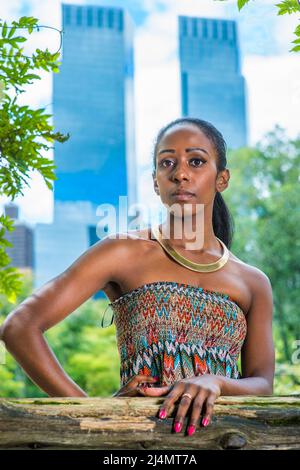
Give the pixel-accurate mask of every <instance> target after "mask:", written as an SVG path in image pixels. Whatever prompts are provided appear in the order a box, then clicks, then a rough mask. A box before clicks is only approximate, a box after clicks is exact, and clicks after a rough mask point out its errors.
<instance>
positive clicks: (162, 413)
mask: <svg viewBox="0 0 300 470" xmlns="http://www.w3.org/2000/svg"><path fill="white" fill-rule="evenodd" d="M158 416H159V418H160V419H164V418H165V417H166V416H167V412H166V410H164V409H162V410H160V412H159V415H158Z"/></svg>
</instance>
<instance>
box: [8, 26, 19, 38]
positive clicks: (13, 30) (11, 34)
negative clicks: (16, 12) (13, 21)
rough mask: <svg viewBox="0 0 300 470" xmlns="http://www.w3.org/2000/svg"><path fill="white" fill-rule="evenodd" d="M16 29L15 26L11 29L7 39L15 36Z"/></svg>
mask: <svg viewBox="0 0 300 470" xmlns="http://www.w3.org/2000/svg"><path fill="white" fill-rule="evenodd" d="M16 29H17V28H16V26H13V27H12V28H10V31H9V33H8V36H7V37H8V38H11V37H12V36H13V35H14V34H15V32H16Z"/></svg>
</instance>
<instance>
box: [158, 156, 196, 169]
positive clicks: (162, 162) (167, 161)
mask: <svg viewBox="0 0 300 470" xmlns="http://www.w3.org/2000/svg"><path fill="white" fill-rule="evenodd" d="M192 161H196V162H197V163H196V165H193V166H195V167H196V168H197V167H200V166H202V165H200V163H205V160H203V159H201V158H198V157H193V158H191V159H190V162H192ZM170 162H171V163H172V160H168V159H166V158H165V159H164V160H162V161H161V162H160V163H159V166H161V167H163V168H167V167H169V166H170V165H168V163H170ZM165 163H166V164H167V165H165Z"/></svg>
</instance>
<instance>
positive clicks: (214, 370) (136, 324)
mask: <svg viewBox="0 0 300 470" xmlns="http://www.w3.org/2000/svg"><path fill="white" fill-rule="evenodd" d="M109 306H110V307H111V309H112V310H113V313H114V323H115V325H116V335H117V344H118V350H119V354H120V363H121V369H120V379H121V386H123V385H124V384H126V383H127V382H128V380H129V379H130V378H131V377H133V376H134V375H137V374H145V375H152V376H155V375H156V376H159V377H160V384H161V385H169V384H172V383H174V382H176V381H177V380H180V379H183V378H187V377H191V376H194V375H202V374H205V373H211V374H217V375H225V376H227V377H231V378H240V377H241V374H240V372H239V371H238V367H237V360H238V357H239V354H240V351H241V348H242V345H243V342H244V340H245V337H246V332H247V322H246V318H245V316H244V313H243V311H242V309H241V308H240V307H239V306H238V305H237V304H236V303H235V302H234V301H233V299H232V298H231V297H230V296H229V295H227V294H224V293H220V292H216V291H212V290H208V289H204V288H201V287H197V286H192V285H189V284H184V283H177V282H172V281H157V282H151V283H148V284H144V285H143V286H140V287H138V288H136V289H133V290H131V291H129V292H127V293H126V294H124V295H122V296H121V297H119V298H118V299H116V300H115V301H113V302H111V303H109Z"/></svg>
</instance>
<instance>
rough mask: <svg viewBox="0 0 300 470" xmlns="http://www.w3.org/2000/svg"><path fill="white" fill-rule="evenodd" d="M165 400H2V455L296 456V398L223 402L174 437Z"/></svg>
mask: <svg viewBox="0 0 300 470" xmlns="http://www.w3.org/2000/svg"><path fill="white" fill-rule="evenodd" d="M164 399H165V398H164V397H158V398H149V397H116V398H111V397H109V398H84V397H83V398H39V399H34V398H27V399H13V398H11V399H10V398H8V399H5V398H1V399H0V449H1V448H2V449H35V448H42V449H122V450H124V449H144V450H150V449H159V450H165V449H166V450H167V449H181V450H184V449H220V450H222V449H272V450H273V449H300V395H290V396H264V397H262V396H231V397H228V396H224V397H222V396H221V397H219V398H218V399H217V400H216V402H215V406H214V411H213V419H212V422H211V424H209V425H208V427H207V428H204V427H202V426H201V427H199V426H198V427H197V429H196V432H195V433H194V434H193V435H192V436H187V435H186V432H185V431H186V427H187V426H186V425H187V423H188V417H186V419H185V422H184V426H183V430H182V431H181V432H180V433H178V434H176V433H174V432H173V431H172V424H173V422H174V417H175V415H176V410H177V404H176V405H175V408H174V410H173V412H172V415H171V417H168V418H167V419H165V420H161V419H159V418H158V417H157V415H158V410H159V408H160V406H161V404H162V403H163V401H164Z"/></svg>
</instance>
